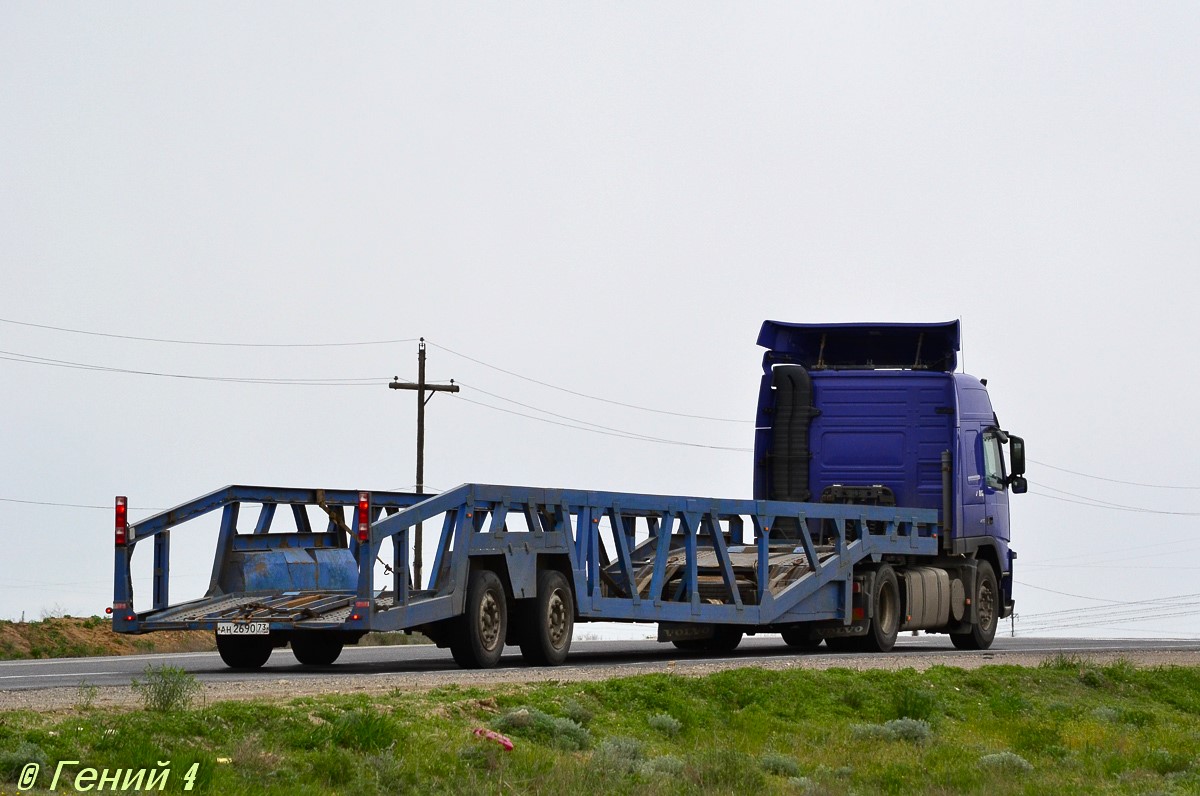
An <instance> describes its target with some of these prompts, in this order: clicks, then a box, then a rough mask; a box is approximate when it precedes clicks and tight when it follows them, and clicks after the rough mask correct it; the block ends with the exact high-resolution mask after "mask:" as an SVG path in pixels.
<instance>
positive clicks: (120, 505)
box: [115, 497, 129, 547]
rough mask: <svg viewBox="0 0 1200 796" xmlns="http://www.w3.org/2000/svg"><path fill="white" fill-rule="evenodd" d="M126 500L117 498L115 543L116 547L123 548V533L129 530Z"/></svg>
mask: <svg viewBox="0 0 1200 796" xmlns="http://www.w3.org/2000/svg"><path fill="white" fill-rule="evenodd" d="M126 503H127V501H126V499H125V498H124V497H118V498H117V519H116V527H115V531H116V542H117V547H124V546H125V532H126V531H127V530H128V528H129V516H128V513H127V506H126Z"/></svg>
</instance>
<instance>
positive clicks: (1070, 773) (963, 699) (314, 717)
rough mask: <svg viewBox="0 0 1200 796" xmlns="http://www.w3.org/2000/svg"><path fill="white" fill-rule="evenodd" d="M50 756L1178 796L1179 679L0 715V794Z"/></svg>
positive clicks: (562, 785)
mask: <svg viewBox="0 0 1200 796" xmlns="http://www.w3.org/2000/svg"><path fill="white" fill-rule="evenodd" d="M347 681H348V683H349V678H347ZM477 728H480V729H484V730H492V731H496V732H501V733H503V734H504V735H506V736H507V737H509V738H511V739H512V741H513V743H514V744H515V749H514V750H513V751H512V752H506V751H504V749H503V748H502V747H501V746H500V745H499V744H498V743H496V742H495V741H494V740H490V739H488V738H486V737H480V736H478V735H476V734H475V732H474V731H475V730H476V729H477ZM62 759H68V760H80V761H82V763H81V766H90V767H93V768H98V769H101V768H105V767H107V768H109V769H116V768H130V767H140V766H147V767H155V765H156V763H157V761H159V760H170V761H172V763H171V769H172V771H173V772H175V774H173V776H172V779H171V781H170V784H169V785H168V788H167V792H174V791H181V787H182V779H181V774H182V772H183V771H185V770H186V769H187V767H188V766H190V765H192V764H193V763H199V764H200V766H199V776H198V777H197V780H196V788H195V790H193V792H197V793H214V794H218V793H219V794H222V796H225V794H257V793H265V794H318V793H319V794H327V793H335V794H381V793H405V792H414V793H415V792H419V793H434V794H437V793H446V794H454V793H480V794H490V793H511V792H515V793H545V794H555V793H582V792H586V793H591V794H608V793H612V794H639V796H640V795H641V794H664V795H665V794H680V793H682V794H688V793H754V794H756V796H757V794H786V793H813V794H816V793H828V794H851V793H855V794H908V793H931V794H958V793H966V794H989V796H990V795H991V794H1044V793H1056V794H1058V793H1068V794H1069V793H1087V794H1093V793H1096V794H1107V793H1113V794H1117V793H1128V794H1141V793H1180V794H1184V793H1200V668H1188V667H1165V668H1156V669H1137V668H1135V667H1133V666H1132V665H1129V664H1127V663H1123V662H1119V663H1116V664H1112V665H1108V666H1097V665H1093V664H1089V663H1086V662H1084V661H1081V660H1078V659H1063V660H1055V661H1052V662H1050V663H1049V664H1048V665H1045V666H1043V667H1040V668H1020V667H1013V666H990V667H984V668H981V669H977V670H971V671H964V670H960V669H951V668H945V667H935V668H933V669H930V670H928V671H925V672H917V671H913V670H901V671H895V672H888V671H864V672H854V671H849V670H845V669H832V670H827V671H809V670H792V671H764V670H760V669H739V670H731V671H725V672H721V673H718V674H713V675H710V676H707V677H703V678H690V677H680V676H674V675H668V674H659V675H645V676H639V677H630V678H621V679H613V680H605V681H599V682H591V683H556V682H548V683H543V684H535V685H504V686H495V687H488V688H476V687H470V688H466V687H459V686H449V687H445V688H440V689H436V690H433V691H427V692H400V691H396V692H393V693H391V694H385V695H377V696H366V695H355V696H346V695H336V696H334V695H330V696H323V697H319V698H315V697H306V698H298V699H293V700H291V701H288V702H218V703H212V704H208V705H203V706H201V707H198V708H193V709H187V710H174V711H172V712H168V713H161V712H152V711H148V710H131V711H125V712H120V713H112V712H105V711H100V710H97V709H94V708H93V709H91V710H87V711H81V712H78V713H73V714H72V715H70V716H62V715H58V716H55V715H48V714H39V713H34V712H10V713H3V714H0V780H3V778H4V777H6V776H7V777H8V778H9V782H4V781H0V793H7V792H9V791H10V790H11V786H10V782H11V780H12V778H13V777H15V775H16V774H15V772H17V771H19V769H20V767H21V765H23V762H24V761H26V760H30V761H37V762H42V763H43V771H46V770H47V766H46V765H45V763H46V762H47V761H49V762H50V765H49V767H48V768H49V769H50V770H52V769H53V761H57V760H62ZM76 770H77V768H76ZM48 783H49V779H48V777H47V776H45V774H44V775H43V780H42V782H41V786H42V787H46V786H47V785H48ZM59 790H60V791H62V790H64V784H63V783H60V784H59Z"/></svg>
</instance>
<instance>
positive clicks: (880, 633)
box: [862, 564, 900, 652]
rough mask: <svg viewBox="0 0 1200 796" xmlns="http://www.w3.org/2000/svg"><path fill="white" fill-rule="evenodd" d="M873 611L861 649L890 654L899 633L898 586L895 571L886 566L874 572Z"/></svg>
mask: <svg viewBox="0 0 1200 796" xmlns="http://www.w3.org/2000/svg"><path fill="white" fill-rule="evenodd" d="M871 600H872V601H873V605H872V608H873V609H874V610H873V611H872V613H873V614H874V615H873V616H872V617H871V623H870V624H869V625H868V626H867V635H866V636H863V637H862V645H863V646H862V649H863V650H865V651H867V652H891V650H892V647H894V646H896V636H897V634H899V632H900V586H899V584H898V583H897V581H896V571H895V570H894V569H892V568H891V567H890V566H888V565H887V564H884V565H883V566H881V567H880V568H879V569H878V570H876V572H875V591H874V593H873V594H872V595H871Z"/></svg>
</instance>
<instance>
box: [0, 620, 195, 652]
mask: <svg viewBox="0 0 1200 796" xmlns="http://www.w3.org/2000/svg"><path fill="white" fill-rule="evenodd" d="M212 649H216V644H215V642H214V641H213V637H212V634H211V633H205V632H199V631H196V632H193V631H169V632H161V633H150V634H147V635H144V636H129V635H123V634H118V633H114V632H112V626H111V623H110V622H109V620H107V619H104V618H102V617H99V616H93V617H89V618H87V619H79V618H75V617H69V616H66V617H55V618H51V619H43V620H42V621H40V622H7V621H0V660H19V659H24V658H80V657H88V656H95V655H134V654H139V653H147V652H198V651H201V650H212Z"/></svg>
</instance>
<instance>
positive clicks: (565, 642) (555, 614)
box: [519, 569, 575, 666]
mask: <svg viewBox="0 0 1200 796" xmlns="http://www.w3.org/2000/svg"><path fill="white" fill-rule="evenodd" d="M530 602H531V603H532V605H531V606H529V610H528V611H527V612H526V615H525V616H523V617H522V620H523V623H524V625H525V626H524V627H523V628H521V640H520V642H519V644H520V647H521V655H522V657H524V658H525V661H526V663H529V664H530V665H532V666H558V665H559V664H560V663H562V662H563V661H565V660H566V659H567V652H568V651H570V649H571V633H572V631H573V630H574V628H575V599H574V598H573V597H572V596H571V586H570V584H569V583H567V579H566V578H565V577H563V574H562V573H561V572H558V571H557V570H553V569H544V570H542V571H541V572H540V573H538V579H537V597H535V598H534V599H533V600H530Z"/></svg>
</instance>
